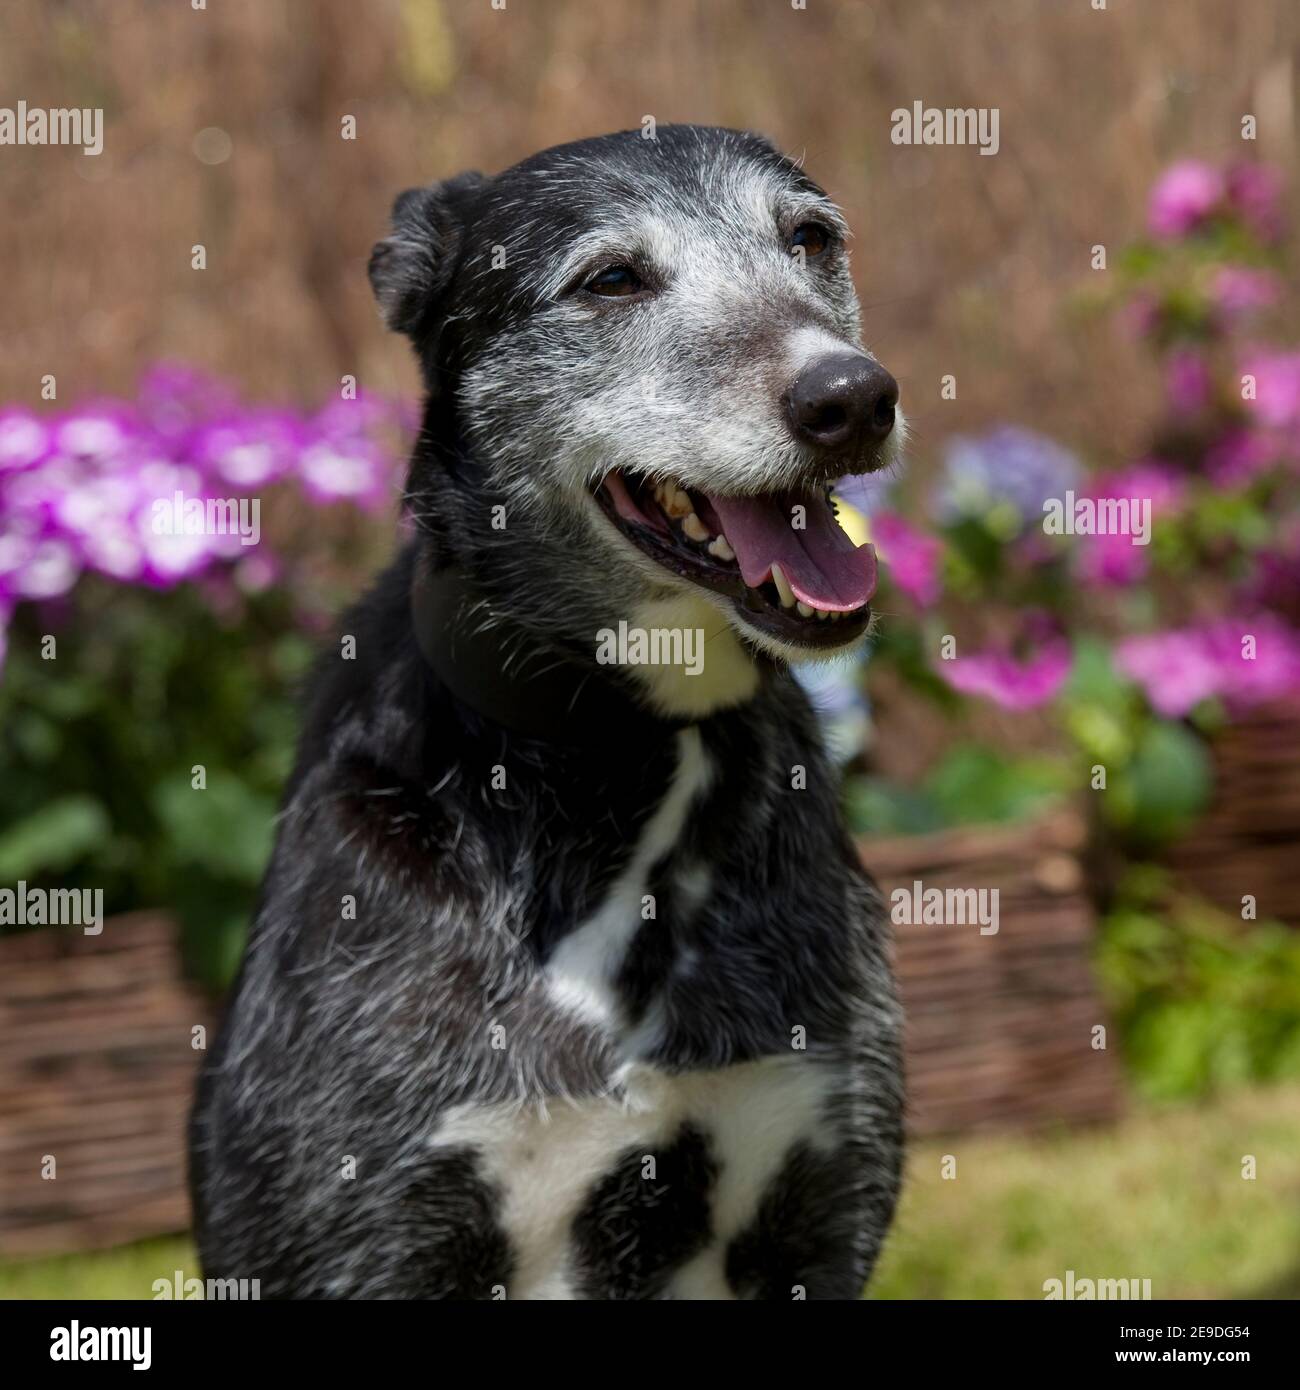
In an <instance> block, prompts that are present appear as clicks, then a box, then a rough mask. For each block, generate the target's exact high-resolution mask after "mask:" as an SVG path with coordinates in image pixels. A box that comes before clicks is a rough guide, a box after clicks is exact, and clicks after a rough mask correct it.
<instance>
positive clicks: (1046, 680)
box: [938, 615, 1071, 710]
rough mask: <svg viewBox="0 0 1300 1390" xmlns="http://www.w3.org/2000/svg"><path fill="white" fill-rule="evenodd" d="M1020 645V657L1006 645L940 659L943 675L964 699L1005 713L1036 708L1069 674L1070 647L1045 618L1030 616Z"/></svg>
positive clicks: (1011, 647)
mask: <svg viewBox="0 0 1300 1390" xmlns="http://www.w3.org/2000/svg"><path fill="white" fill-rule="evenodd" d="M1026 639H1027V640H1026ZM1015 647H1018V648H1020V649H1021V650H1020V651H1019V653H1017V651H1016V650H1015V649H1013V646H1012V645H1005V646H1000V647H990V648H988V649H987V650H985V651H982V652H973V653H971V654H970V655H969V656H958V657H955V658H954V659H953V660H951V661H940V662H939V663H938V669H939V674H940V675H941V676H942V677H943V679H944V680H945V681H947V682H948V684H949V685H950V686H952V688H953V689H954V690H960V691H961V692H962V693H963V694H964V695H978V696H980V697H981V698H983V699H986V700H992V701H993V703H994V704H996V705H1001V707H1002V708H1003V709H1010V710H1024V709H1034V708H1035V707H1036V706H1038V705H1041V704H1044V703H1045V702H1046V701H1048V700H1050V699H1051V698H1052V696H1053V695H1055V694H1056V692H1057V691H1058V690H1059V689H1060V688H1061V686H1062V685H1063V684H1064V683H1065V678H1066V677H1067V676H1068V675H1069V674H1070V664H1071V656H1070V644H1069V643H1068V642H1067V641H1066V640H1065V638H1064V637H1062V636H1061V635H1060V634H1059V632H1057V631H1055V630H1054V629H1053V628H1052V627H1051V626H1050V625H1049V623H1048V622H1047V621H1046V620H1044V619H1043V618H1042V617H1041V616H1038V615H1031V616H1030V617H1029V618H1028V619H1027V620H1026V623H1025V628H1024V632H1023V633H1022V638H1021V641H1020V642H1018V643H1016V644H1015ZM1026 647H1027V648H1028V650H1025V648H1026Z"/></svg>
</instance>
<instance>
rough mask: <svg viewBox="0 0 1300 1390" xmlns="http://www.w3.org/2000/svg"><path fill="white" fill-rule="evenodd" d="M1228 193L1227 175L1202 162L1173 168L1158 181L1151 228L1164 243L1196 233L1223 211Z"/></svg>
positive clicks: (1149, 209)
mask: <svg viewBox="0 0 1300 1390" xmlns="http://www.w3.org/2000/svg"><path fill="white" fill-rule="evenodd" d="M1225 192H1226V187H1225V183H1224V179H1223V176H1222V175H1221V174H1220V173H1219V171H1218V170H1217V169H1215V168H1214V167H1213V166H1211V165H1209V164H1205V163H1202V162H1201V161H1200V160H1195V159H1188V160H1183V161H1182V162H1181V163H1178V164H1173V165H1170V167H1169V168H1168V169H1166V170H1165V172H1164V173H1163V174H1161V176H1160V177H1159V179H1157V180H1156V184H1155V187H1154V188H1153V189H1152V190H1151V198H1150V201H1149V202H1148V204H1147V228H1148V230H1149V231H1150V232H1151V234H1152V236H1155V237H1158V238H1159V239H1160V240H1161V241H1174V240H1177V238H1179V237H1182V236H1186V235H1187V234H1188V233H1189V232H1192V231H1195V230H1196V229H1197V228H1198V227H1200V226H1201V225H1202V224H1203V223H1205V222H1206V221H1207V220H1208V219H1209V218H1210V216H1211V215H1212V214H1213V213H1214V212H1215V211H1216V210H1217V209H1218V208H1219V206H1220V205H1221V204H1222V202H1223V198H1224V195H1225Z"/></svg>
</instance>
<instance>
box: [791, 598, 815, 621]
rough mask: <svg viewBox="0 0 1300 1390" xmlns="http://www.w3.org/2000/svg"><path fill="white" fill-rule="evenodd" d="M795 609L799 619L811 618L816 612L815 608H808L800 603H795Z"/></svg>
mask: <svg viewBox="0 0 1300 1390" xmlns="http://www.w3.org/2000/svg"><path fill="white" fill-rule="evenodd" d="M795 607H796V608H797V609H798V610H799V616H800V617H801V618H811V617H812V615H813V614H814V613H815V612H816V611H817V610H816V609H815V608H810V607H809V606H808V604H806V603H803V602H802V601H801V602H799V603H796V604H795Z"/></svg>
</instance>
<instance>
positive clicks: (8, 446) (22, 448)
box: [0, 409, 51, 475]
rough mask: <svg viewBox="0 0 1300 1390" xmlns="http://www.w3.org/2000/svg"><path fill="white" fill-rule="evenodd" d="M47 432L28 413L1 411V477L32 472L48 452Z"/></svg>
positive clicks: (48, 438)
mask: <svg viewBox="0 0 1300 1390" xmlns="http://www.w3.org/2000/svg"><path fill="white" fill-rule="evenodd" d="M50 444H51V441H50V431H49V429H48V428H47V426H46V425H45V423H44V422H43V421H41V420H38V419H37V417H36V416H35V415H33V414H32V413H31V411H29V410H18V409H14V410H0V475H3V474H4V473H8V472H17V471H18V470H19V469H20V468H31V467H33V466H34V465H35V464H38V463H40V462H41V460H42V459H43V458H45V456H46V455H47V454H48V453H49V451H50Z"/></svg>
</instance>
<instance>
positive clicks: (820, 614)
mask: <svg viewBox="0 0 1300 1390" xmlns="http://www.w3.org/2000/svg"><path fill="white" fill-rule="evenodd" d="M829 617H830V614H829V613H828V612H827V611H826V609H824V608H819V609H818V610H817V621H818V622H819V623H824V622H825V621H826V620H827V618H829Z"/></svg>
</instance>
